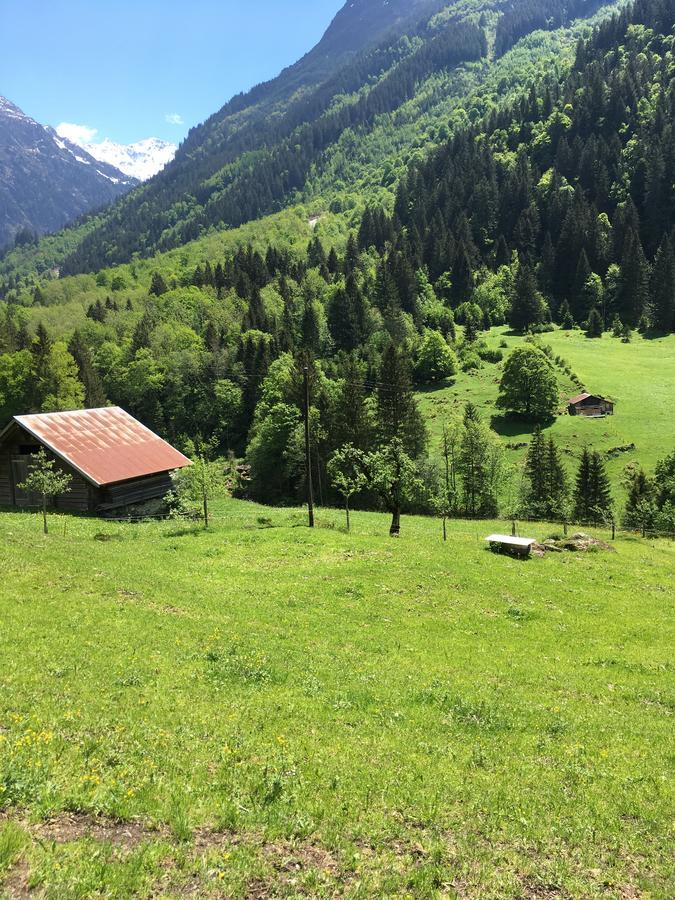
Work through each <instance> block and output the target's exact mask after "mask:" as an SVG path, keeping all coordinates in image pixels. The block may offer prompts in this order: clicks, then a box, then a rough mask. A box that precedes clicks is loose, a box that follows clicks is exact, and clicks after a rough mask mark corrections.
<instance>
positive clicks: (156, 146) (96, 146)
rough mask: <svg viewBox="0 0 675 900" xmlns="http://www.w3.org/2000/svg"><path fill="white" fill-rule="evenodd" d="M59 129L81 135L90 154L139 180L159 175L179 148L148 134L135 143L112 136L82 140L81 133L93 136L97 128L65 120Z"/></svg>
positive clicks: (63, 133) (73, 136) (66, 135)
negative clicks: (120, 142) (147, 136)
mask: <svg viewBox="0 0 675 900" xmlns="http://www.w3.org/2000/svg"><path fill="white" fill-rule="evenodd" d="M56 131H57V132H58V134H60V135H61V136H62V137H64V138H67V139H68V140H70V141H73V140H74V139H76V138H78V137H79V138H80V139H79V140H78V141H77V143H79V145H80V146H81V147H82V149H83V150H86V152H87V153H88V154H89V155H90V156H93V157H94V158H95V159H97V160H99V161H100V162H105V163H108V165H111V166H114V167H115V168H116V169H119V171H120V172H124V174H125V175H130V176H132V177H133V178H138V180H139V181H147V179H148V178H152V176H153V175H156V174H157V172H159V171H160V170H161V169H163V168H164V166H165V165H166V164H167V163H169V162H171V160H172V159H173V158H174V156H175V154H176V150H177V147H176V145H175V144H172V143H170V142H169V141H162V140H160V139H159V138H146V139H145V140H142V141H137V142H136V143H134V144H117V143H115V142H114V141H111V140H110V139H109V138H105V139H104V140H102V141H98V142H97V141H93V140H82V138H81V135H82V134H84V135H87V136H89V135H91V136H92V137H93V135H94V134H96V132H95V131H94V130H93V129H86V128H83V127H81V126H71V125H69V124H68V123H62V124H61V125H59V126H58V127H57V129H56Z"/></svg>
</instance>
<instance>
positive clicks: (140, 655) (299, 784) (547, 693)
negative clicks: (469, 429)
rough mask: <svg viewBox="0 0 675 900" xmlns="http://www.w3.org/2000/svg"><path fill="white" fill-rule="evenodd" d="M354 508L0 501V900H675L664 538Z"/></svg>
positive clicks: (668, 568)
mask: <svg viewBox="0 0 675 900" xmlns="http://www.w3.org/2000/svg"><path fill="white" fill-rule="evenodd" d="M353 519H354V531H353V532H352V533H351V534H349V535H348V534H346V533H345V532H344V531H343V518H342V515H341V513H340V512H339V511H330V510H320V511H319V514H318V524H319V527H318V528H317V529H315V530H314V531H313V532H310V531H309V530H308V529H307V528H306V527H305V517H304V515H303V513H302V511H301V510H270V509H264V508H262V507H257V506H255V505H252V504H247V503H241V502H235V501H228V502H225V503H223V504H222V505H221V506H219V508H218V510H217V518H216V521H215V523H214V527H213V528H212V529H211V530H210V531H209V532H204V531H203V530H201V529H200V528H199V527H198V526H187V525H184V524H180V523H175V522H168V523H148V524H141V525H129V524H114V523H104V522H96V521H92V520H80V519H72V518H67V519H66V518H62V517H53V518H52V534H50V536H49V537H48V538H44V537H43V536H42V535H41V533H40V521H39V518H38V517H36V516H34V515H31V514H24V515H21V514H11V513H5V514H0V569H1V571H2V574H3V577H2V582H1V584H0V896H2V894H3V890H4V892H5V894H6V895H7V896H9V897H14V896H27V895H29V893H30V892H34V895H35V896H38V897H46V898H59V900H63V898H71V897H72V898H76V897H77V898H80V897H95V896H108V897H115V898H124V897H132V896H133V897H178V896H185V895H190V896H204V897H211V896H213V897H267V896H300V895H307V896H313V897H322V896H325V897H329V896H336V895H346V896H350V897H371V896H377V897H381V896H392V895H407V896H415V897H434V896H448V897H455V896H457V897H494V898H503V897H532V898H533V897H624V898H628V897H631V898H632V897H641V896H644V897H655V898H656V897H664V898H665V897H667V896H672V894H673V890H674V887H675V881H674V880H673V879H674V873H673V861H672V852H671V851H672V832H671V831H669V829H670V828H671V827H672V821H673V778H672V775H673V772H672V735H673V712H674V711H675V692H674V691H675V666H674V665H673V599H674V597H673V590H672V573H673V571H674V570H675V543H673V542H668V541H665V540H657V541H644V540H641V539H638V538H630V537H626V536H622V537H619V538H618V539H617V541H616V542H615V545H614V547H615V552H595V553H587V554H574V553H567V554H559V555H553V556H550V557H547V558H545V559H532V560H529V561H525V562H520V561H516V560H512V559H510V558H507V557H501V556H494V555H492V554H490V552H489V551H488V550H486V549H485V545H484V542H483V538H484V536H485V535H487V534H489V533H490V530H491V528H492V527H493V525H495V523H485V522H474V523H468V522H453V523H451V525H450V535H449V541H448V542H447V543H446V544H444V543H443V542H442V540H441V533H440V524H439V523H438V522H437V521H434V520H431V519H415V518H405V519H404V521H403V533H402V536H401V538H400V539H399V540H391V539H390V538H388V537H387V529H388V519H387V518H386V517H384V516H381V515H378V514H368V513H355V514H354V516H353ZM501 527H503V526H501ZM531 532H532V536H534V537H539V538H543V537H545V536H546V535H547V534H548V533H550V529H547V527H546V526H544V525H541V526H535V527H534V528H533V529H531ZM600 536H602V537H604V535H603V534H601V535H600ZM669 585H670V586H669Z"/></svg>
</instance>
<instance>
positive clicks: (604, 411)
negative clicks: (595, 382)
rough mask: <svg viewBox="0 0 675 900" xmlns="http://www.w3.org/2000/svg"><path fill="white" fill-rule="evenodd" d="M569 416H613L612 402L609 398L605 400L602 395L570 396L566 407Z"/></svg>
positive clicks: (584, 394)
mask: <svg viewBox="0 0 675 900" xmlns="http://www.w3.org/2000/svg"><path fill="white" fill-rule="evenodd" d="M567 409H568V411H569V414H570V415H571V416H589V417H591V418H598V417H600V416H613V415H614V404H613V403H612V401H611V400H605V398H604V397H598V396H597V395H596V394H587V393H583V394H578V395H577V396H576V397H572V398H571V399H570V400H569V402H568V407H567Z"/></svg>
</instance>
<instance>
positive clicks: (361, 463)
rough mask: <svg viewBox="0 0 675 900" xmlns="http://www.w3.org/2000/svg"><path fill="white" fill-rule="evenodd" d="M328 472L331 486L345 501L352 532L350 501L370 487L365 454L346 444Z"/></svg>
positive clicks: (331, 460)
mask: <svg viewBox="0 0 675 900" xmlns="http://www.w3.org/2000/svg"><path fill="white" fill-rule="evenodd" d="M327 470H328V477H329V478H330V481H331V484H332V485H333V487H334V488H335V490H336V491H337V492H338V493H339V494H340V495H341V496H342V498H343V499H344V502H345V513H346V514H347V531H350V530H351V526H350V521H349V501H350V499H351V498H352V497H353V496H354V494H358V493H359V492H360V491H362V490H363V489H364V488H365V487H366V486H367V485H368V476H367V475H366V469H365V453H364V452H363V451H362V450H359V449H358V448H357V447H354V445H353V444H345V445H344V447H340V449H339V450H336V451H335V453H334V454H333V456H332V457H331V459H330V461H329V463H328V467H327Z"/></svg>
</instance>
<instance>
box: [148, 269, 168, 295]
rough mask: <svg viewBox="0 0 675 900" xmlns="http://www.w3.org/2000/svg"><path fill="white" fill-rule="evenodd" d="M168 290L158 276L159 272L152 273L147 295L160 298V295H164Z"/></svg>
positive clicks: (164, 282) (161, 278) (162, 279)
mask: <svg viewBox="0 0 675 900" xmlns="http://www.w3.org/2000/svg"><path fill="white" fill-rule="evenodd" d="M168 290H169V288H168V287H167V284H166V281H164V278H163V277H162V276H161V275H160V273H159V272H153V273H152V279H151V281H150V290H149V292H148V293H150V294H154V296H155V297H161V296H162V294H166V292H167V291H168Z"/></svg>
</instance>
